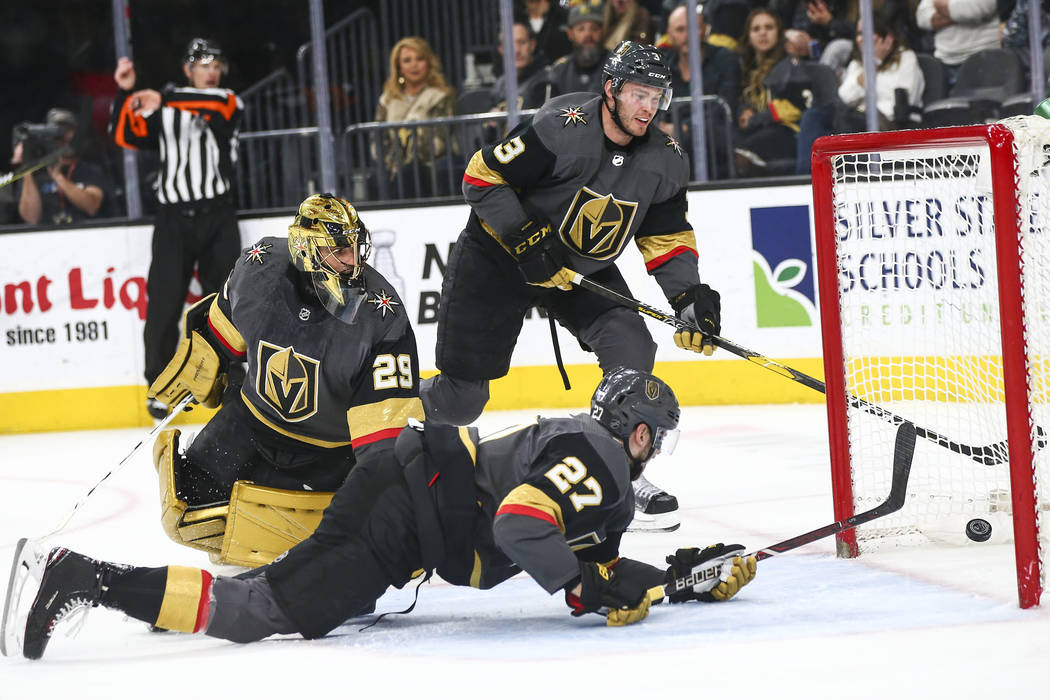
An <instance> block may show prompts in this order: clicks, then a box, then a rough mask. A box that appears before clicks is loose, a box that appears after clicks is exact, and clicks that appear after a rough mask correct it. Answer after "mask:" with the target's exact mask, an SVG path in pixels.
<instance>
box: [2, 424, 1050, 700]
mask: <svg viewBox="0 0 1050 700" xmlns="http://www.w3.org/2000/svg"><path fill="white" fill-rule="evenodd" d="M535 413H536V412H535V411H533V412H524V413H491V414H487V415H485V416H484V417H483V418H482V420H481V421H479V425H480V426H481V427H482V433H483V434H484V433H485V432H486V431H487V430H489V429H497V428H501V427H504V426H506V425H509V424H513V423H516V422H520V421H521V420H523V419H528V418H529V417H531V416H532V415H534V414H535ZM545 414H546V415H562V414H563V413H562V412H558V411H550V412H545ZM681 427H682V439H681V441H680V443H679V445H678V450H677V451H676V452H675V454H674V455H673V456H671V457H661V458H660V459H657V460H656V461H654V462H653V463H652V465H651V469H650V471H649V472H647V475H648V476H649V477H650V478H651V480H652V481H654V482H655V483H657V484H658V485H660V486H662V487H663V488H665V489H667V490H668V491H670V492H671V493H673V494H675V495H676V496H677V497H678V499H679V501H680V502H681V504H682V515H683V518H682V520H683V523H682V527H681V529H680V530H678V531H677V532H673V533H660V534H642V533H638V534H635V533H629V534H628V535H627V536H626V537H625V538H624V546H623V552H622V553H623V554H624V555H626V556H631V557H634V558H637V559H643V560H646V561H649V562H652V563H661V562H662V560H663V558H664V556H666V555H667V554H669V553H671V552H673V551H674V549H675V548H677V547H682V546H693V545H697V546H703V545H706V544H710V543H713V542H719V541H723V542H741V543H743V544H744V545H746V546H748V547H749V548H754V549H757V548H760V547H763V546H766V545H770V544H773V543H775V542H778V541H780V540H783V539H787V538H788V537H792V536H794V535H797V534H800V533H802V532H805V531H808V530H811V529H814V528H816V527H819V526H822V525H825V524H827V523H829V522H831V521H832V520H833V514H832V505H831V486H830V477H829V467H828V449H827V429H826V421H825V415H824V409H823V406H818V405H796V406H757V407H699V408H686V409H685V410H684V412H683V417H682V423H681ZM192 430H193V428H189V431H192ZM145 432H147V431H146V430H144V429H135V430H117V431H99V432H79V433H51V434H40V435H18V436H5V437H0V562H2V563H0V566H2V567H3V571H4V573H3V575H2V582H0V586H4V587H6V585H7V583H6V581H7V566H8V564H9V562H10V558H11V555H12V552H13V549H14V545H15V542H16V540H17V539H18V538H19V537H22V536H39V535H41V534H43V533H45V532H47V531H48V530H50V529H51V528H52V527H54V526H55V525H56V524H57V523H58V522H59V521H60V520H61V519H62V518H63V517H64V516H65V515H66V514H67V513H68V511H69V509H70V508H71V507H72V506H73V504H74V503H75V502H76V501H77V500H78V499H79V498H81V497H82V496H83V495H84V493H85V492H86V490H87V489H88V488H89V487H90V486H91V485H93V484H94V483H95V482H96V481H97V480H98V479H99V478H100V477H101V476H102V475H103V474H104V473H106V471H108V470H109V469H110V468H111V467H112V466H113V465H115V464H116V463H117V462H119V461H120V459H121V458H122V457H124V455H126V454H127V453H128V451H129V450H130V449H131V448H132V447H133V446H134V445H135V444H136V443H137V442H138V441H139V440H140V439H141V438H142V436H143V434H144V433H145ZM924 449H936V448H935V447H932V446H927V447H923V446H922V445H921V441H920V447H919V449H918V450H917V451H916V458H915V465H914V467H913V469H914V470H919V469H921V468H922V467H921V464H922V454H923V450H924ZM913 473H915V472H913ZM55 541H56V543H60V544H63V545H65V546H69V547H72V548H74V549H77V550H78V551H81V552H83V553H85V554H89V555H91V556H95V557H100V558H105V559H109V560H112V561H119V562H127V563H135V564H142V565H151V566H158V565H163V564H183V565H190V566H203V567H205V568H208V569H210V570H211V571H212V572H213V573H234V572H236V571H238V569H235V568H227V569H225V570H224V569H222V567H213V566H210V565H209V563H208V560H207V557H206V556H205V555H204V554H203V553H198V552H195V551H193V550H190V549H186V548H182V547H179V546H177V545H175V544H173V543H172V542H170V541H169V540H168V539H167V538H166V536H165V535H164V534H163V532H162V531H161V528H160V524H159V521H158V505H157V485H156V475H155V472H154V471H153V467H152V464H151V460H150V449H149V446H146V447H144V448H143V449H142V450H141V451H140V452H139V454H138V455H136V456H135V457H134V458H133V459H132V460H130V461H129V462H128V464H127V465H126V466H125V467H124V468H123V469H122V470H121V471H120V472H118V473H117V474H115V475H114V476H113V477H111V478H110V479H109V480H108V481H107V482H106V483H105V484H104V485H103V486H102V487H101V488H100V489H99V490H98V491H97V492H96V493H95V494H94V495H93V496H92V497H91V498H90V499H89V500H88V501H87V503H86V505H85V506H83V507H82V508H81V509H80V510H78V512H77V514H76V517H75V518H74V519H73V521H72V522H71V523H70V525H69V526H68V527H67V528H66V530H65V531H64V532H63V533H62V534H61V535H60V536H58V537H56V538H55ZM833 552H834V540H833V539H832V538H828V539H825V540H823V541H821V542H818V543H815V544H813V545H809V546H807V547H804V548H802V549H799V550H795V551H794V552H791V553H789V554H784V555H780V556H776V557H773V558H771V559H768V560H766V561H764V562H762V563H761V564H760V565H759V572H758V577H757V578H756V579H755V581H754V582H753V583H752V584H751V585H750V586H748V587H747V588H746V589H744V591H743V592H742V593H741V594H740V595H739V596H738V598H736V599H734V600H732V601H730V602H728V603H721V604H697V603H693V604H688V605H675V606H670V605H661V606H658V607H655V608H654V609H653V611H652V613H651V614H650V616H649V618H648V619H647V620H645V621H644V622H643V623H641V624H638V625H633V626H629V627H625V628H606V627H604V626H603V624H602V622H603V620H602V618H600V617H598V616H588V617H586V618H581V619H575V618H572V617H570V616H569V614H568V612H567V608H566V607H565V604H564V602H563V601H562V599H561V597H560V596H553V597H552V596H548V595H546V593H544V591H543V590H542V589H540V588H539V586H537V585H536V584H535V583H533V582H532V581H531V580H529V579H527V578H525V577H521V576H519V577H517V578H514V579H512V580H510V581H508V582H506V583H505V584H503V585H501V586H499V587H497V588H495V589H493V590H490V591H476V590H472V589H465V588H456V587H453V586H449V585H447V584H444V583H441V582H432V583H428V584H425V585H423V586H422V588H421V589H420V594H419V602H418V604H417V606H416V609H415V611H414V612H412V613H411V614H409V615H393V616H388V617H386V618H384V619H383V621H382V622H380V623H379V624H378V625H377V626H375V627H372V628H371V629H368V630H366V631H359V630H360V629H361V628H362V627H363V626H364V625H366V624H368V623H369V622H370V621H371V620H372V618H371V617H365V618H360V619H357V620H354V621H351V622H349V623H348V624H346V625H344V626H343V627H341V628H339V629H338V630H336V631H335V632H334V633H333V634H332V635H331V636H329V637H327V638H325V639H322V640H316V641H304V640H302V639H299V638H297V637H283V638H271V639H268V640H265V641H263V642H260V643H256V644H251V645H245V646H238V645H235V644H232V643H228V642H223V641H220V640H214V639H210V638H207V637H203V636H190V635H180V634H176V633H165V634H158V633H151V632H149V631H148V630H147V628H146V626H145V625H144V624H143V623H140V622H136V621H128V620H125V619H124V618H123V616H122V615H120V614H119V613H115V612H113V611H109V610H105V609H102V608H99V609H96V610H93V611H91V613H90V615H89V616H88V618H87V620H86V623H85V625H84V627H83V629H82V630H81V631H80V633H79V635H77V636H76V637H74V638H67V637H66V636H64V634H63V631H62V628H60V629H59V631H58V632H57V634H56V637H55V638H54V639H53V640H52V641H51V644H50V646H49V647H48V651H47V654H46V655H45V657H44V659H43V660H42V661H40V662H29V661H26V660H24V659H22V658H0V699H2V700H7V699H9V698H33V699H42V698H73V699H76V700H79V699H81V698H106V699H107V700H116V699H117V698H131V697H135V698H150V699H154V698H160V699H164V698H217V697H224V696H229V695H230V694H232V693H236V697H242V698H253V697H254V698H270V697H273V698H289V697H303V698H311V697H319V696H322V694H323V696H331V697H345V698H353V699H359V698H369V699H375V698H384V699H385V698H391V699H392V698H407V697H427V698H460V699H462V698H496V697H499V698H506V697H511V698H518V697H521V698H524V697H528V698H591V697H602V698H610V697H612V698H619V697H624V698H626V697H630V698H646V697H653V698H655V697H663V698H679V697H723V698H724V697H732V698H734V700H750V699H751V698H783V697H787V698H794V697H799V698H807V699H816V700H821V699H823V698H836V699H849V700H852V699H854V698H857V699H860V698H879V699H880V700H882V699H885V698H905V699H908V698H922V699H923V700H936V699H939V698H953V699H968V698H991V697H995V698H1013V697H1017V698H1021V697H1023V698H1043V697H1050V604H1048V603H1050V595H1045V596H1044V605H1043V606H1042V607H1041V608H1037V609H1033V610H1027V611H1022V610H1020V609H1019V608H1018V607H1017V594H1016V584H1015V578H1014V573H1013V560H1012V557H1013V552H1012V546H1011V545H993V544H985V545H981V544H970V545H965V546H958V547H938V548H922V549H911V550H897V551H890V552H884V553H879V554H876V555H872V556H869V557H862V558H860V559H856V560H841V559H836V558H835V557H834V555H833ZM412 593H413V592H412V590H411V587H406V589H404V590H401V591H396V590H394V591H391V592H390V593H388V594H387V595H386V596H385V597H383V598H382V599H381V600H380V601H379V604H378V612H387V611H396V610H402V609H404V608H405V607H407V606H408V604H409V603H410V602H411V600H412Z"/></svg>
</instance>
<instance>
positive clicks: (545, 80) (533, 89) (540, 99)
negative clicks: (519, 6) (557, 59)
mask: <svg viewBox="0 0 1050 700" xmlns="http://www.w3.org/2000/svg"><path fill="white" fill-rule="evenodd" d="M499 53H500V55H501V56H502V55H503V33H502V32H500V42H499ZM514 68H515V69H516V70H517V72H518V109H537V108H539V107H540V106H541V105H542V104H543V103H544V102H546V101H547V98H548V97H549V94H548V93H549V92H550V71H549V70H548V68H547V64H546V62H545V61H544V60H543V57H542V56H539V55H538V54H537V53H536V36H535V35H534V34H533V32H532V27H531V26H530V25H529V23H528V22H527V21H526V20H525V19H524V18H523V17H515V18H514ZM492 102H493V106H494V109H496V110H498V111H503V110H505V109H506V108H507V76H505V75H501V76H500V77H499V79H498V80H497V81H496V84H495V85H493V86H492Z"/></svg>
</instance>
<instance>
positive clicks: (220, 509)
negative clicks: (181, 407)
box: [153, 429, 228, 553]
mask: <svg viewBox="0 0 1050 700" xmlns="http://www.w3.org/2000/svg"><path fill="white" fill-rule="evenodd" d="M179 435H180V432H179V431H178V430H177V429H170V430H164V431H162V432H161V434H160V435H159V436H158V437H157V442H156V443H155V444H154V445H153V464H154V466H156V468H157V479H158V481H159V484H160V523H161V526H162V527H163V528H164V533H165V534H166V535H167V536H168V537H169V538H171V540H172V541H173V542H175V543H177V544H182V545H186V546H187V547H193V548H194V549H200V550H203V551H205V552H216V553H218V552H219V551H220V549H221V547H222V537H223V533H224V532H225V531H226V512H227V509H228V507H227V506H226V505H225V504H222V505H217V506H202V507H199V508H189V507H188V506H187V505H186V501H184V500H183V499H181V498H179V496H178V494H177V493H176V491H175V465H176V462H177V461H178V460H179V459H180V458H179V454H178V451H179V450H178V448H179Z"/></svg>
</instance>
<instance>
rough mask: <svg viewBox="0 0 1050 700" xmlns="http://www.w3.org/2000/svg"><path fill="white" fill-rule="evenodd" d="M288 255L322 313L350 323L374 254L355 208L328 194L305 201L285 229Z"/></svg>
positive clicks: (360, 299)
mask: <svg viewBox="0 0 1050 700" xmlns="http://www.w3.org/2000/svg"><path fill="white" fill-rule="evenodd" d="M347 249H351V250H352V251H353V255H352V256H349V255H347V254H346V251H347ZM288 252H289V253H290V255H291V258H292V263H293V264H294V265H295V268H296V269H297V270H299V271H300V272H303V273H304V274H306V275H307V276H308V277H309V278H310V280H311V281H312V283H313V287H314V290H315V291H316V292H317V297H318V299H320V300H321V304H322V305H323V306H324V307H325V309H327V310H328V312H329V313H331V314H332V315H333V316H335V317H336V318H339V319H341V320H344V321H346V322H347V323H351V322H352V321H353V318H354V314H355V312H356V311H357V307H358V306H360V304H361V301H362V300H363V298H364V267H365V263H366V262H367V261H368V256H369V254H370V253H371V252H372V241H371V236H370V235H369V233H368V229H367V228H365V225H364V224H363V223H362V222H361V217H359V216H358V214H357V209H355V208H354V205H352V204H351V203H350V202H348V201H346V200H345V199H342V198H340V197H336V196H334V195H331V194H314V195H310V196H309V197H307V198H306V199H305V200H303V203H302V204H300V205H299V211H298V212H296V215H295V219H294V220H293V221H292V225H291V226H289V227H288ZM351 257H352V260H351V261H350V262H347V259H348V258H351Z"/></svg>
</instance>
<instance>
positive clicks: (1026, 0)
mask: <svg viewBox="0 0 1050 700" xmlns="http://www.w3.org/2000/svg"><path fill="white" fill-rule="evenodd" d="M1030 5H1031V2H1030V0H1017V4H1016V5H1014V7H1013V9H1012V10H1011V11H1010V14H1009V16H1008V17H1007V19H1006V24H1005V26H1004V27H1003V48H1004V49H1009V50H1011V51H1013V52H1014V53H1015V54H1017V58H1019V59H1020V60H1021V65H1022V66H1023V67H1024V71H1025V77H1026V78H1027V77H1028V74H1029V71H1030V70H1031V63H1032V52H1031V50H1030V49H1029V42H1028V13H1029V11H1030V10H1029V7H1030ZM1047 9H1048V3H1047V2H1043V3H1042V9H1041V11H1040V14H1041V15H1042V21H1041V22H1040V25H1041V27H1042V32H1043V36H1042V44H1043V54H1044V55H1046V54H1050V12H1047Z"/></svg>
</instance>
